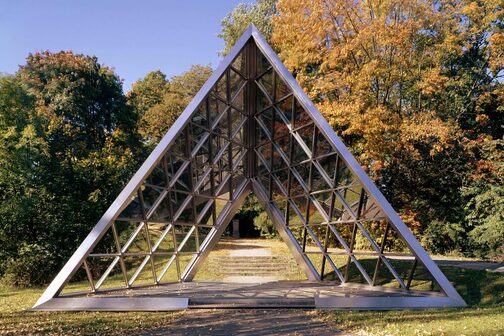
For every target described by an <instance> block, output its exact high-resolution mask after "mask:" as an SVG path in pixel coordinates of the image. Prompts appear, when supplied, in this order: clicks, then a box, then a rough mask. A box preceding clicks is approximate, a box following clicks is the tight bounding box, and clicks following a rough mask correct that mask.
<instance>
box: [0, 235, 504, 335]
mask: <svg viewBox="0 0 504 336" xmlns="http://www.w3.org/2000/svg"><path fill="white" fill-rule="evenodd" d="M225 244H226V242H222V243H221V244H219V245H220V246H219V248H217V249H216V250H215V251H214V252H212V253H214V254H216V255H218V254H223V253H225V252H226V250H228V249H229V247H225V246H224V245H225ZM271 244H272V245H273V246H272V247H271V249H272V250H273V251H275V253H277V254H283V253H285V251H284V250H285V247H284V244H283V243H282V242H280V241H278V242H277V243H276V244H275V243H274V241H271ZM275 245H277V246H276V247H275ZM441 268H442V270H443V271H444V273H445V274H446V275H447V276H448V278H449V279H450V280H451V281H452V282H453V283H454V284H455V286H456V288H457V290H458V291H459V293H460V294H461V295H462V296H463V297H464V299H465V300H466V302H467V303H468V305H469V307H468V308H465V309H445V310H427V311H426V310H406V311H388V312H374V311H366V312H359V311H313V312H310V314H311V315H312V316H313V317H314V318H315V319H321V320H324V321H326V322H327V323H329V324H334V325H335V328H337V329H343V330H345V331H346V332H350V333H355V334H357V335H503V336H504V274H502V273H500V274H499V273H491V272H486V271H474V270H467V269H460V268H454V267H441ZM214 277H215V274H214V272H212V269H211V268H208V267H203V268H202V269H201V270H200V272H199V273H198V279H200V280H205V279H212V278H214ZM117 281H120V280H119V279H118V280H117ZM74 286H75V287H74V288H73V289H75V290H79V287H80V286H82V289H84V288H85V284H84V283H81V284H75V285H74ZM42 291H43V289H42V288H28V289H8V288H0V335H2V334H12V335H14V334H15V335H18V334H49V335H68V334H74V335H96V334H107V335H109V334H112V335H114V334H117V335H118V334H127V333H129V332H134V331H138V330H147V329H150V328H156V327H158V326H166V325H169V324H170V323H171V322H172V321H173V320H174V319H175V318H177V317H179V316H181V315H182V314H184V312H160V313H155V312H129V313H117V312H25V311H24V310H25V309H27V308H30V307H32V306H33V304H34V303H35V301H36V300H37V299H38V298H39V296H40V295H41V294H42Z"/></svg>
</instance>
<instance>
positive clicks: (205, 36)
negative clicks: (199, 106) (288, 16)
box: [0, 0, 248, 91]
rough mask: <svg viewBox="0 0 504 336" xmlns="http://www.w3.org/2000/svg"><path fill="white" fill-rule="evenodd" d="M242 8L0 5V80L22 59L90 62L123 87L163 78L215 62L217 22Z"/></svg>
mask: <svg viewBox="0 0 504 336" xmlns="http://www.w3.org/2000/svg"><path fill="white" fill-rule="evenodd" d="M240 2H248V1H244V0H199V1H198V0H165V1H161V0H155V1H154V0H136V1H132V0H75V1H70V0H43V1H42V0H0V72H4V73H9V74H13V73H14V72H16V70H17V69H18V66H19V65H21V64H24V62H25V58H26V56H27V55H28V53H30V52H35V51H40V50H50V51H60V50H72V51H74V52H76V53H82V54H87V55H95V56H97V57H98V60H99V62H100V63H103V64H106V65H108V66H110V67H112V68H114V69H115V71H116V73H117V74H118V75H119V76H120V77H121V78H122V79H124V90H125V91H128V90H129V89H130V88H131V83H133V82H135V81H136V80H138V79H140V78H142V77H143V76H145V74H147V73H148V72H149V71H152V70H156V69H160V70H161V71H163V72H164V73H165V74H166V75H167V76H168V77H171V76H173V75H177V74H180V73H182V72H184V71H185V70H187V69H188V68H189V67H190V65H192V64H205V65H207V64H211V65H212V67H214V68H215V67H216V66H217V65H218V63H219V61H220V58H219V56H218V52H219V51H220V50H221V49H222V48H223V46H224V43H223V41H222V40H221V39H219V38H218V37H217V34H218V32H219V30H220V22H221V20H222V18H224V16H225V15H226V14H227V13H228V12H229V11H231V10H232V9H233V8H234V7H235V6H236V5H237V4H238V3H240Z"/></svg>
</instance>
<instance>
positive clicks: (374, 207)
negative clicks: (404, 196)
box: [34, 26, 465, 310]
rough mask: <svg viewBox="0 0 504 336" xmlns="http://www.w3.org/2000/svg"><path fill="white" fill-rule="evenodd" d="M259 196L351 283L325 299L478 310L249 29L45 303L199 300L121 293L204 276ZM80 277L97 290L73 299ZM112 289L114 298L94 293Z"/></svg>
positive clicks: (76, 305) (305, 256)
mask: <svg viewBox="0 0 504 336" xmlns="http://www.w3.org/2000/svg"><path fill="white" fill-rule="evenodd" d="M251 191H252V192H254V193H255V194H256V196H257V198H258V199H259V201H260V203H261V204H262V206H263V207H264V208H265V209H266V211H267V213H268V215H269V217H270V218H271V220H272V221H273V222H274V224H275V225H276V229H277V230H278V232H279V233H280V235H281V237H282V239H283V241H284V242H285V243H286V244H287V245H288V247H289V249H290V251H291V252H292V254H293V256H294V257H295V259H296V261H297V263H298V265H299V266H300V267H301V269H302V270H303V271H304V273H305V274H306V276H307V278H308V279H309V280H310V281H325V280H331V281H333V282H334V283H337V285H339V286H338V287H341V288H343V289H348V293H346V294H345V295H339V296H338V295H335V296H331V295H326V296H324V295H320V296H317V297H315V298H314V300H315V307H317V308H333V309H338V308H353V309H375V308H376V309H397V308H428V307H455V306H464V305H465V302H464V301H463V299H462V298H461V297H460V296H459V294H458V293H457V292H456V290H455V289H454V287H453V286H452V285H451V284H450V282H449V281H448V279H447V278H446V277H445V276H444V274H443V273H442V272H441V271H440V269H439V268H438V267H437V265H436V264H435V263H434V262H433V261H432V259H431V258H430V257H429V256H428V254H427V253H426V251H425V250H424V249H423V248H422V246H421V245H420V244H419V243H418V241H417V240H416V239H415V237H414V236H413V234H412V233H411V232H410V231H409V230H408V228H407V227H406V225H405V224H404V223H403V222H402V221H401V219H400V218H399V217H398V215H397V214H396V212H395V211H394V209H393V208H392V207H391V206H390V204H389V203H388V202H387V200H386V199H385V197H384V196H383V195H382V193H381V192H380V191H379V190H378V188H377V187H376V186H375V185H374V184H373V182H372V181H371V180H370V178H369V177H368V176H367V175H366V174H365V172H364V171H363V170H362V168H361V166H360V165H359V164H358V163H357V161H356V160H355V159H354V157H353V156H352V155H351V154H350V152H349V151H348V150H347V148H346V147H345V146H344V144H343V143H342V141H341V140H340V139H339V138H338V136H337V135H336V134H335V133H334V131H333V129H332V128H331V127H330V126H329V125H328V123H327V122H326V121H325V119H324V118H323V117H322V115H321V114H320V112H319V111H318V110H317V109H316V108H315V106H314V105H313V103H312V102H311V101H310V99H309V98H308V97H307V96H306V95H305V93H304V92H303V90H302V89H301V88H300V86H299V85H298V84H297V82H296V81H295V79H294V78H293V76H292V75H291V74H290V73H289V71H288V70H287V69H286V68H285V66H284V65H283V64H282V62H281V61H280V60H279V58H278V57H277V56H276V54H275V53H274V51H273V50H272V49H271V47H270V46H269V45H268V44H267V42H266V41H265V40H264V39H263V37H262V36H261V35H260V33H259V32H258V31H257V30H256V29H255V27H254V26H250V27H249V28H248V29H247V31H246V32H245V33H244V34H243V36H242V37H241V38H240V39H239V41H238V42H237V43H236V45H235V46H234V47H233V49H232V50H231V52H230V53H229V55H228V56H227V57H226V58H225V59H224V60H223V62H222V63H221V64H220V66H219V67H218V68H217V69H216V71H215V72H214V74H213V75H212V76H211V77H210V79H208V81H207V82H206V83H205V85H204V86H203V88H202V89H201V90H200V91H199V92H198V94H197V95H196V96H195V97H194V99H193V100H192V102H191V103H190V104H189V105H188V106H187V108H186V109H185V110H184V112H183V113H182V115H181V116H180V117H179V118H178V119H177V121H176V122H175V123H174V125H173V126H172V127H171V128H170V130H169V131H168V132H167V134H166V135H165V136H164V137H163V139H162V140H161V142H160V143H159V145H158V146H157V147H156V148H155V149H154V150H153V152H152V153H151V154H150V156H149V157H148V158H147V160H146V161H145V162H144V163H143V165H142V166H141V168H140V169H139V170H138V171H137V172H136V174H135V175H134V176H133V178H132V179H131V180H130V181H129V183H128V184H127V185H126V187H125V188H124V190H123V191H122V192H121V193H120V194H119V196H118V197H117V199H116V200H115V201H114V203H112V205H111V206H110V208H109V209H108V210H107V212H106V213H105V214H104V215H103V217H102V218H101V219H100V221H99V222H98V223H97V225H96V226H95V227H94V228H93V229H92V231H91V233H90V234H89V235H88V237H87V238H86V239H85V240H84V242H83V243H82V244H81V246H80V247H79V248H78V249H77V251H76V252H75V253H74V255H73V256H72V257H71V258H70V260H69V261H68V262H67V264H66V265H65V266H64V267H63V269H62V270H61V271H60V272H59V274H58V275H57V276H56V278H55V279H54V280H53V281H52V283H51V284H50V285H49V287H48V288H47V289H46V291H45V292H44V294H43V295H42V297H41V298H40V299H39V300H38V302H37V303H36V305H35V307H34V309H36V310H167V309H184V308H187V307H188V298H187V297H183V296H180V297H170V298H162V297H143V296H117V295H115V296H114V295H113V293H114V291H113V290H111V288H114V287H122V288H123V290H124V288H127V289H131V290H134V289H135V288H136V287H142V288H143V287H145V286H156V285H160V284H163V283H167V282H174V281H175V282H176V281H181V282H188V281H191V280H192V278H193V277H194V276H195V274H196V272H197V271H198V268H199V267H200V266H201V265H202V263H203V262H204V260H205V257H206V256H207V255H208V253H209V252H210V251H211V250H212V248H213V247H214V246H215V245H216V243H217V241H218V240H219V238H220V237H221V235H222V233H223V232H224V230H225V228H226V226H227V224H228V223H229V221H230V220H231V218H232V217H233V215H234V214H235V213H236V211H237V210H238V209H239V208H240V206H241V204H242V202H243V201H244V199H245V197H246V196H247V195H248V193H249V192H251ZM78 272H81V273H82V275H81V278H80V279H84V280H85V279H86V278H87V279H88V280H89V284H90V290H89V293H91V295H82V293H81V294H79V295H77V294H65V290H64V288H65V286H67V285H68V283H69V281H70V279H71V278H72V277H74V276H76V274H78ZM107 282H110V283H109V284H108V285H107ZM68 286H70V285H68ZM102 290H106V291H109V292H110V293H112V294H111V295H109V296H103V295H102V296H93V295H92V294H93V293H99V292H100V291H102Z"/></svg>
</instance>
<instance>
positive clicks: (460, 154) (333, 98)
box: [272, 0, 504, 253]
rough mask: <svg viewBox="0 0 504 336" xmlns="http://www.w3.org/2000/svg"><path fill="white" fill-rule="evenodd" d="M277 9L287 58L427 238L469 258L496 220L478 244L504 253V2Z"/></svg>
mask: <svg viewBox="0 0 504 336" xmlns="http://www.w3.org/2000/svg"><path fill="white" fill-rule="evenodd" d="M276 9H277V11H278V15H276V16H274V18H273V35H272V42H273V44H274V45H275V47H276V48H277V49H278V50H280V58H281V59H282V60H283V61H284V62H285V64H286V66H287V67H288V68H289V70H290V71H292V72H293V73H294V75H295V77H296V79H297V80H298V81H299V82H300V84H301V85H302V87H303V88H304V89H305V91H306V92H307V93H308V95H309V96H310V98H311V99H313V100H314V101H315V102H316V104H317V107H318V108H319V109H320V111H321V112H322V113H323V115H324V116H325V117H326V118H327V120H328V121H329V123H330V124H331V125H332V126H333V128H334V129H335V130H336V131H337V133H338V134H339V135H340V136H341V137H342V138H343V140H344V142H345V143H346V144H347V145H348V146H349V147H350V148H351V150H352V152H353V153H354V154H355V155H356V157H357V159H358V160H359V162H360V163H361V164H362V165H363V166H364V168H365V169H366V170H367V171H368V172H369V174H370V175H371V176H372V177H373V178H374V179H375V181H376V182H377V184H378V185H379V187H380V188H381V189H382V190H383V191H384V192H385V194H386V196H387V197H388V198H389V200H390V201H391V202H392V203H393V205H394V206H395V207H396V209H397V210H399V212H400V214H401V216H402V218H403V219H404V220H405V221H406V222H407V223H408V224H409V226H410V227H411V228H412V229H413V230H414V231H415V232H416V233H417V234H418V235H420V236H422V237H423V238H422V240H423V242H424V243H425V244H426V245H427V246H428V247H429V248H430V249H431V250H433V251H435V252H446V251H448V250H458V251H462V252H468V251H470V250H471V249H473V248H474V246H471V244H476V245H478V242H476V241H475V240H474V239H473V240H472V242H469V241H470V239H469V238H471V231H473V230H474V229H475V227H476V226H481V225H483V224H485V223H486V224H485V225H486V226H487V228H486V229H482V228H481V227H480V231H482V232H480V233H479V234H478V235H481V234H482V233H485V232H486V233H488V239H487V241H485V242H480V246H479V247H478V248H479V249H480V250H481V251H483V253H488V252H491V251H494V252H495V251H498V249H499V247H501V246H502V242H503V241H504V217H503V216H504V210H503V209H504V191H503V190H502V183H501V182H503V181H502V172H503V170H502V165H503V161H502V155H500V156H499V155H497V154H496V153H498V151H499V150H500V151H502V135H503V112H504V111H503V109H504V107H503V100H504V92H503V86H502V83H501V81H500V78H501V76H502V74H503V72H502V69H503V65H504V61H503V59H504V58H503V56H504V55H503V54H504V48H503V46H504V35H503V33H502V29H503V23H502V19H503V3H502V1H497V0H488V1H469V0H456V1H455V0H454V1H426V0H403V1H398V0H380V1H377V0H373V1H355V0H296V1H289V0H284V1H279V2H278V4H277V7H276ZM499 183H500V189H499ZM489 191H490V192H491V193H492V195H493V196H492V197H490V199H487V201H486V203H484V204H480V205H479V207H480V208H483V210H484V209H485V207H490V208H493V209H494V211H493V212H492V213H494V212H495V210H497V216H496V217H495V216H494V218H493V219H491V220H490V222H486V219H487V217H488V216H486V215H485V214H484V213H482V209H479V210H478V209H477V208H478V205H476V203H477V202H476V201H475V199H474V197H476V196H477V195H481V194H484V193H485V192H489ZM480 203H481V202H480ZM486 211H487V212H488V209H487V210H486ZM483 212H484V211H483ZM468 216H469V217H468ZM471 216H472V217H476V218H478V220H479V222H478V221H471V220H470V219H469V218H470V217H471ZM487 229H490V230H487ZM492 232H493V233H492ZM472 235H473V236H474V235H475V234H474V233H473V234H472Z"/></svg>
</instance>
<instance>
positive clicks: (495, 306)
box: [314, 267, 504, 336]
mask: <svg viewBox="0 0 504 336" xmlns="http://www.w3.org/2000/svg"><path fill="white" fill-rule="evenodd" d="M441 268H442V270H443V272H444V273H445V275H446V276H447V277H448V278H449V279H450V281H452V282H453V283H454V285H455V286H456V288H457V290H458V292H459V293H460V294H461V295H462V296H463V297H464V300H465V301H466V303H467V304H468V308H464V309H442V310H403V311H387V312H383V311H318V312H314V315H315V316H316V317H317V318H319V319H322V320H324V321H326V322H329V323H331V324H334V325H336V327H337V328H339V329H344V330H345V331H349V332H354V333H356V334H358V335H391V336H392V335H401V336H408V335H415V336H416V335H446V336H448V335H457V336H458V335H484V336H487V335H504V274H499V273H492V272H487V271H475V270H469V269H460V268H455V267H441Z"/></svg>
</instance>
